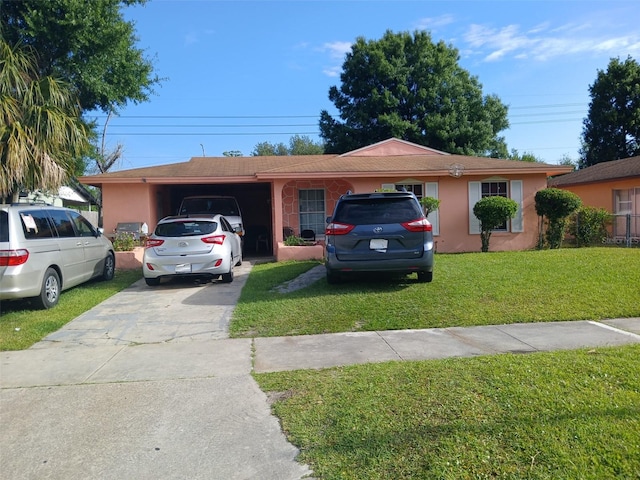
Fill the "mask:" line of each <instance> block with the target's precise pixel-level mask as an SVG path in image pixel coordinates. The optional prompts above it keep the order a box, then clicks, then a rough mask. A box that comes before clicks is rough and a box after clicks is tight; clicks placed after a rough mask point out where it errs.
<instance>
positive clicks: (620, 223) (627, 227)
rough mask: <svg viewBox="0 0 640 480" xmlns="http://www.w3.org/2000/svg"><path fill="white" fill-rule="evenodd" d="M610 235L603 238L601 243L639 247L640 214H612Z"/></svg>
mask: <svg viewBox="0 0 640 480" xmlns="http://www.w3.org/2000/svg"><path fill="white" fill-rule="evenodd" d="M611 217H612V219H613V221H612V229H611V230H612V235H611V236H607V238H605V239H603V243H606V244H613V245H624V246H625V247H640V215H631V214H630V213H627V214H625V215H612V216H611Z"/></svg>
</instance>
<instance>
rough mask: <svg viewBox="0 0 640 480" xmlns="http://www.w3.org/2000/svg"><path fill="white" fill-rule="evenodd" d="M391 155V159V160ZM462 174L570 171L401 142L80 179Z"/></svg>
mask: <svg viewBox="0 0 640 480" xmlns="http://www.w3.org/2000/svg"><path fill="white" fill-rule="evenodd" d="M390 153H394V154H390ZM453 166H455V167H457V169H458V170H461V171H462V172H463V173H464V174H487V175H498V174H513V173H522V174H530V173H538V174H540V173H544V174H546V175H548V176H549V175H559V174H562V173H566V172H567V171H569V169H570V168H569V167H566V166H561V165H549V164H545V163H533V162H520V161H514V160H503V159H496V158H486V157H469V156H463V155H450V154H447V153H445V152H439V151H438V150H433V149H429V148H427V147H423V146H420V145H415V144H412V143H409V142H405V141H403V140H399V139H389V140H385V141H384V142H379V143H377V144H374V145H370V146H368V147H364V148H361V149H358V150H355V151H353V152H349V154H342V155H297V156H294V155H292V156H260V157H194V158H192V159H191V160H189V161H187V162H181V163H173V164H169V165H159V166H156V167H145V168H136V169H131V170H122V171H119V172H109V173H104V174H100V175H95V176H86V177H81V178H80V181H81V182H82V183H85V184H89V185H102V184H105V183H134V182H135V183H137V182H149V183H186V182H189V181H192V182H194V183H202V180H203V178H207V177H209V178H215V180H216V182H229V183H231V182H243V181H244V182H249V181H267V180H271V179H276V178H288V177H294V178H298V179H301V178H321V177H327V176H329V177H340V178H348V177H358V178H362V177H367V176H369V177H374V176H375V177H380V176H398V175H402V176H411V175H425V174H426V175H433V176H446V175H449V172H450V170H451V169H452V167H453Z"/></svg>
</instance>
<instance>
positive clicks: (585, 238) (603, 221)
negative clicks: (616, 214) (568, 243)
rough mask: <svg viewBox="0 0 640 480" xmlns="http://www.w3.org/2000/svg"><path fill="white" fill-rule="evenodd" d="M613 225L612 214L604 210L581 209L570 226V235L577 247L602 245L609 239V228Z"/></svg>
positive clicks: (593, 208)
mask: <svg viewBox="0 0 640 480" xmlns="http://www.w3.org/2000/svg"><path fill="white" fill-rule="evenodd" d="M610 224H611V214H610V213H609V212H607V211H606V210H605V209H604V208H595V207H585V206H583V207H580V208H579V209H578V211H577V212H576V214H575V215H574V216H573V218H572V220H571V223H570V224H569V234H570V235H572V236H573V237H574V238H575V240H576V246H578V247H587V246H589V245H602V243H603V239H605V238H607V227H608V226H609V225H610Z"/></svg>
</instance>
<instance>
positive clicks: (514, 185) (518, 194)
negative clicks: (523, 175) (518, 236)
mask: <svg viewBox="0 0 640 480" xmlns="http://www.w3.org/2000/svg"><path fill="white" fill-rule="evenodd" d="M522 196H523V194H522V180H511V200H515V202H516V203H517V204H518V211H517V212H516V216H515V217H513V218H512V219H511V231H512V232H524V220H523V218H522Z"/></svg>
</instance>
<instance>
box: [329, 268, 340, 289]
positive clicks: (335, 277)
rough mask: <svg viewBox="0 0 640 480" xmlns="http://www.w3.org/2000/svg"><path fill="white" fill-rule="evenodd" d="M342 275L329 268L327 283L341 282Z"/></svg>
mask: <svg viewBox="0 0 640 480" xmlns="http://www.w3.org/2000/svg"><path fill="white" fill-rule="evenodd" d="M340 280H341V278H340V275H338V274H337V273H335V272H332V271H331V270H327V283H328V284H329V285H335V284H336V283H340Z"/></svg>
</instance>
